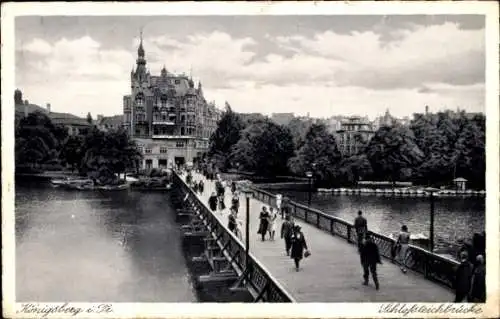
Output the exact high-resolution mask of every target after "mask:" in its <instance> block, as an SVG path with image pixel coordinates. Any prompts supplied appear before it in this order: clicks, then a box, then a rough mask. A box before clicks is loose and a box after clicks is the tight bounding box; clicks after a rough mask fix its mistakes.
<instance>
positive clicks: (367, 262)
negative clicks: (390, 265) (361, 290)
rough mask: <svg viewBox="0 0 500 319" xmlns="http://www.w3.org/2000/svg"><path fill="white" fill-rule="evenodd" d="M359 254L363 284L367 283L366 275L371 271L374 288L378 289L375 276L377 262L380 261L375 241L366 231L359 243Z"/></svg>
mask: <svg viewBox="0 0 500 319" xmlns="http://www.w3.org/2000/svg"><path fill="white" fill-rule="evenodd" d="M360 254H361V265H362V266H363V279H364V281H363V285H365V286H367V285H368V277H369V274H370V272H371V273H372V278H373V282H374V283H375V288H376V289H377V290H379V288H380V287H379V283H378V278H377V264H382V261H381V260H380V254H379V251H378V246H377V244H375V242H373V239H372V238H371V236H370V234H368V233H366V234H365V239H364V241H363V242H362V244H361V248H360Z"/></svg>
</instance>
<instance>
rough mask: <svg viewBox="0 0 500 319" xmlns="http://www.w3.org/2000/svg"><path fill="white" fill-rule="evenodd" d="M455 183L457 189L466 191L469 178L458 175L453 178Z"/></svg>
mask: <svg viewBox="0 0 500 319" xmlns="http://www.w3.org/2000/svg"><path fill="white" fill-rule="evenodd" d="M453 183H455V187H456V188H457V190H460V191H464V190H465V189H466V186H467V180H466V179H465V178H463V177H457V178H455V179H454V180H453Z"/></svg>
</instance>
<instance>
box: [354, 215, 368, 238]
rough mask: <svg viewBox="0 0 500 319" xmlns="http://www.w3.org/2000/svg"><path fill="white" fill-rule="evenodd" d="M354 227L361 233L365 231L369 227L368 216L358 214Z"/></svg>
mask: <svg viewBox="0 0 500 319" xmlns="http://www.w3.org/2000/svg"><path fill="white" fill-rule="evenodd" d="M354 228H355V229H356V233H358V234H361V233H365V232H366V230H367V229H368V226H367V222H366V218H364V217H363V216H358V217H356V219H355V220H354Z"/></svg>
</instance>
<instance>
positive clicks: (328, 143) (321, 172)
mask: <svg viewBox="0 0 500 319" xmlns="http://www.w3.org/2000/svg"><path fill="white" fill-rule="evenodd" d="M340 159H341V154H340V152H339V150H338V147H337V142H336V141H335V138H334V137H333V135H332V134H330V133H328V131H327V128H326V126H325V125H323V124H313V125H312V126H311V127H310V128H309V130H308V132H307V133H306V136H305V142H304V144H303V145H302V146H301V147H300V148H299V149H298V150H297V151H296V153H295V156H294V157H293V158H291V159H290V160H289V162H288V165H289V167H290V170H291V171H292V172H293V173H295V174H297V175H301V176H304V175H305V173H306V171H309V170H311V169H312V168H313V164H316V165H315V166H314V175H315V179H316V183H317V184H319V185H331V184H332V183H333V182H334V177H335V167H336V166H337V164H338V162H339V161H340Z"/></svg>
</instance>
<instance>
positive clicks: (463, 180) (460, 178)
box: [453, 177, 467, 182]
mask: <svg viewBox="0 0 500 319" xmlns="http://www.w3.org/2000/svg"><path fill="white" fill-rule="evenodd" d="M453 181H454V182H467V180H466V179H465V178H463V177H457V178H455V179H454V180H453Z"/></svg>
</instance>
